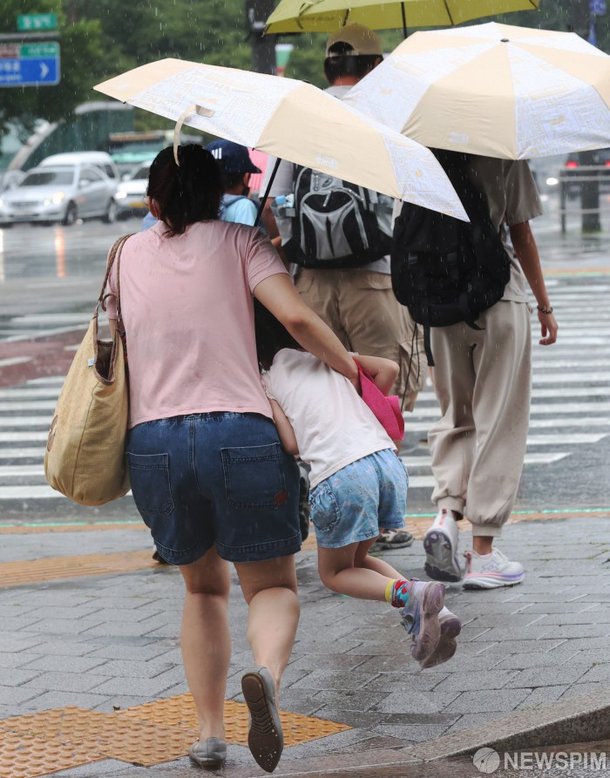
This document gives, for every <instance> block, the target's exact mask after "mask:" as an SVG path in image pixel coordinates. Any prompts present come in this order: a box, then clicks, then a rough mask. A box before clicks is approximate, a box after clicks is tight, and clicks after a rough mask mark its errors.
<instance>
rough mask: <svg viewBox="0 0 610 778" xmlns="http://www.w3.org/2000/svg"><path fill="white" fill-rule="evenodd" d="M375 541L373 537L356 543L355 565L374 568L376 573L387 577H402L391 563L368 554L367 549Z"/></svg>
mask: <svg viewBox="0 0 610 778" xmlns="http://www.w3.org/2000/svg"><path fill="white" fill-rule="evenodd" d="M374 543H375V539H373V540H370V541H369V540H367V541H364V542H363V543H359V544H358V550H357V552H356V566H357V567H366V568H368V569H369V570H374V571H375V572H376V573H380V574H381V575H385V576H386V577H387V578H392V579H396V578H404V576H403V574H402V573H399V572H398V570H396V569H395V568H394V567H392V565H390V564H388V563H387V562H385V561H384V560H383V559H379V558H378V557H375V556H370V554H369V550H370V548H371V546H372V545H373V544H374Z"/></svg>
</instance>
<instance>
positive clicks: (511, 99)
mask: <svg viewBox="0 0 610 778" xmlns="http://www.w3.org/2000/svg"><path fill="white" fill-rule="evenodd" d="M346 102H347V103H348V104H349V105H351V106H353V107H355V108H357V109H359V110H360V111H363V112H364V113H367V114H369V115H371V116H375V118H376V119H379V121H382V122H383V123H384V124H387V125H388V126H389V127H392V128H393V129H396V130H398V131H399V132H402V133H404V134H405V135H408V136H409V137H410V138H414V139H415V140H417V141H419V142H420V143H423V144H424V145H426V146H430V147H432V148H442V149H450V150H453V151H466V152H469V153H472V154H482V155H484V156H490V157H502V158H505V159H523V158H532V157H544V156H549V155H552V154H563V153H567V152H570V151H584V150H587V149H595V148H603V147H605V146H610V56H608V55H607V54H604V53H603V52H601V51H600V50H599V49H597V48H595V46H592V45H591V44H589V43H587V42H586V41H584V40H583V39H582V38H580V37H579V36H578V35H576V34H575V33H566V32H553V31H550V30H534V29H529V28H525V27H514V26H509V25H503V24H496V23H494V22H490V23H488V24H480V25H473V26H471V27H464V28H461V29H448V30H435V31H429V32H416V33H414V34H413V35H412V36H411V37H410V38H408V39H407V40H406V41H403V42H402V43H401V44H400V45H399V46H398V47H397V48H396V49H395V50H394V51H393V52H392V54H391V55H390V56H389V57H387V58H386V59H385V60H384V61H383V62H382V63H381V64H380V65H379V66H378V67H376V68H375V69H374V70H372V71H371V73H369V74H368V75H366V76H365V77H364V78H363V79H362V80H361V81H360V82H359V83H358V84H356V86H355V87H353V88H352V89H351V90H350V92H349V94H348V96H347V98H346Z"/></svg>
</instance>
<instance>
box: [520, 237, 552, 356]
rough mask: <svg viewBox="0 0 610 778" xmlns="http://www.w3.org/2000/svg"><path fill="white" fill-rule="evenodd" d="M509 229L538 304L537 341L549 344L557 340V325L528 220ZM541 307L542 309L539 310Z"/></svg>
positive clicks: (544, 344) (541, 343)
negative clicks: (538, 324)
mask: <svg viewBox="0 0 610 778" xmlns="http://www.w3.org/2000/svg"><path fill="white" fill-rule="evenodd" d="M509 229H510V237H511V241H512V244H513V248H514V249H515V254H516V255H517V259H518V260H519V264H520V265H521V267H522V268H523V272H524V274H525V277H526V278H527V282H528V284H529V285H530V289H531V290H532V293H533V295H534V297H535V298H536V303H537V305H538V321H539V322H540V331H541V334H542V338H541V339H540V341H539V343H540V345H542V346H550V345H551V344H552V343H555V341H556V340H557V330H558V325H557V321H556V320H555V317H554V316H553V308H552V307H551V302H550V300H549V295H548V292H547V290H546V284H545V283H544V276H543V275H542V266H541V265H540V256H539V254H538V247H537V246H536V240H535V239H534V236H533V234H532V229H531V227H530V224H529V222H521V223H520V224H513V225H512V226H511V227H509ZM541 308H542V309H543V310H540V309H541Z"/></svg>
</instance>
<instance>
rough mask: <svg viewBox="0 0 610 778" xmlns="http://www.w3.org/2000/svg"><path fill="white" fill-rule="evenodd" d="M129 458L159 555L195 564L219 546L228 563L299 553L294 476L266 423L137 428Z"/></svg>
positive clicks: (202, 418) (188, 420)
mask: <svg viewBox="0 0 610 778" xmlns="http://www.w3.org/2000/svg"><path fill="white" fill-rule="evenodd" d="M127 460H128V463H129V475H130V478H131V489H132V493H133V497H134V500H135V503H136V506H137V508H138V510H139V512H140V514H141V516H142V518H143V519H144V522H145V523H146V524H147V526H148V527H149V528H150V531H151V533H152V536H153V540H154V542H155V545H156V547H157V550H158V552H159V554H160V555H161V556H162V557H163V559H165V560H166V561H167V562H169V563H170V564H174V565H187V564H190V563H191V562H195V561H196V560H197V559H199V558H200V557H201V556H203V554H205V552H206V551H207V550H208V549H209V548H211V547H212V546H213V545H214V544H216V549H217V551H218V554H219V556H221V557H222V558H223V559H226V560H228V561H230V562H255V561H260V560H263V559H273V558H274V557H279V556H286V555H288V554H294V553H296V552H297V551H298V550H299V549H300V547H301V533H300V531H299V517H298V501H299V470H298V467H297V464H296V462H295V460H294V458H293V457H291V456H289V455H288V454H286V453H285V452H284V450H283V449H282V447H281V445H280V441H279V438H278V434H277V430H276V428H275V425H274V424H273V422H272V421H271V420H270V419H267V418H265V417H264V416H260V415H258V414H255V413H196V414H189V415H188V416H174V417H172V418H168V419H158V420H156V421H149V422H144V423H142V424H138V425H137V426H136V427H134V428H133V429H131V430H130V431H129V435H128V439H127Z"/></svg>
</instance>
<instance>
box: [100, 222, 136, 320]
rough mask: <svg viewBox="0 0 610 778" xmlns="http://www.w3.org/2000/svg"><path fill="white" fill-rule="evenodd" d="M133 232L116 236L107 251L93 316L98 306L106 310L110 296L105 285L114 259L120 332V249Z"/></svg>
mask: <svg viewBox="0 0 610 778" xmlns="http://www.w3.org/2000/svg"><path fill="white" fill-rule="evenodd" d="M134 234H135V233H133V232H130V233H129V234H127V235H121V237H120V238H117V240H115V242H114V243H113V244H112V246H111V247H110V251H109V252H108V259H107V260H106V274H105V275H104V281H103V283H102V290H101V292H100V296H99V297H98V300H97V305H96V306H95V316H97V315H98V311H99V308H100V306H101V308H102V310H103V311H105V310H106V298H107V297H110V293H108V292H106V287H107V286H108V279H109V278H110V274H111V272H112V267H113V265H114V263H115V261H116V312H117V329H118V330H119V332H120V333H121V334H123V333H124V330H123V318H122V316H121V272H120V271H121V251H122V250H123V246H124V245H125V241H126V240H127V238H131V236H132V235H134Z"/></svg>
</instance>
